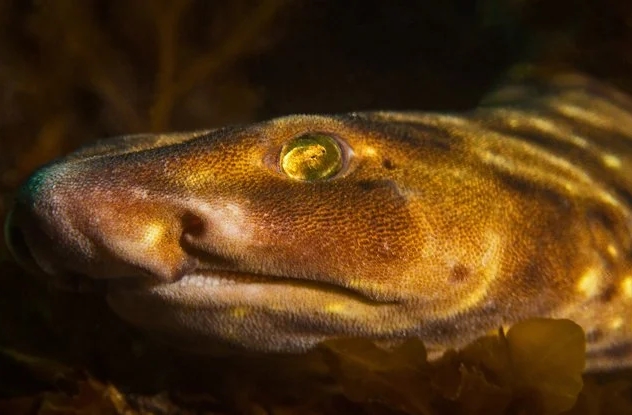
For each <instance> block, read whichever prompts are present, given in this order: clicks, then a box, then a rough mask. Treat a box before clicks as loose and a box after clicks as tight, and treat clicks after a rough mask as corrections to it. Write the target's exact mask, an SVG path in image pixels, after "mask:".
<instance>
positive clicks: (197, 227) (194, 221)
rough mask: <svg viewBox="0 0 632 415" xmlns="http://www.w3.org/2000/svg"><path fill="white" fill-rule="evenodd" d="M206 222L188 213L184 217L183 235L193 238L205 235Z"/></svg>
mask: <svg viewBox="0 0 632 415" xmlns="http://www.w3.org/2000/svg"><path fill="white" fill-rule="evenodd" d="M204 229H205V225H204V221H203V220H202V218H201V217H199V216H198V215H195V214H193V213H191V212H187V213H185V214H184V215H183V216H182V233H183V234H185V235H191V236H201V235H202V234H204Z"/></svg>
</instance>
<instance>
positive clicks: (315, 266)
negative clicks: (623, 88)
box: [8, 75, 632, 369]
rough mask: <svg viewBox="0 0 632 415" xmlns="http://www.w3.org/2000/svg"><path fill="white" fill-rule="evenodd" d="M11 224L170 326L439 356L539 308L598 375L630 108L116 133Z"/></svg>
mask: <svg viewBox="0 0 632 415" xmlns="http://www.w3.org/2000/svg"><path fill="white" fill-rule="evenodd" d="M301 140H302V141H301ZM8 230H9V232H8V234H9V236H10V238H9V239H10V242H11V244H12V246H13V247H14V250H15V251H17V254H18V256H20V257H22V259H23V260H25V261H30V262H32V263H35V264H36V265H37V267H38V268H39V269H41V270H43V271H44V272H46V273H47V274H51V275H63V274H68V273H72V274H79V275H83V276H86V278H88V277H89V278H92V279H100V280H107V284H108V301H109V303H110V305H111V306H112V308H113V309H114V310H115V311H116V312H117V313H119V314H120V315H121V316H122V317H124V318H125V319H127V320H129V321H131V322H132V323H134V324H136V325H138V326H141V327H145V328H149V329H153V330H157V331H161V332H166V333H170V334H171V335H172V336H181V337H182V338H185V337H186V338H193V339H198V340H210V341H211V342H214V341H220V342H224V343H228V344H233V345H238V346H241V347H245V348H247V349H256V350H262V351H288V352H294V351H301V350H305V349H308V348H310V347H312V346H314V345H315V344H317V343H318V342H320V341H322V340H324V339H327V338H330V337H338V336H365V337H373V338H380V339H392V338H402V337H407V336H418V337H420V338H421V339H423V341H424V342H425V343H426V344H427V345H428V346H429V347H430V348H431V349H433V350H441V349H445V348H447V347H458V346H460V345H463V344H465V343H467V342H468V341H471V340H472V339H473V338H475V337H477V336H479V335H481V334H484V333H486V332H488V331H489V330H494V329H496V328H498V327H500V326H506V325H509V324H511V323H513V322H516V321H519V320H523V319H526V318H529V317H533V316H546V317H555V318H558V317H559V318H570V319H572V320H574V321H576V322H577V323H579V324H580V325H581V326H582V327H583V328H584V330H585V331H586V333H587V346H588V355H587V357H588V367H589V368H591V369H603V368H610V367H624V366H632V99H630V98H629V97H627V96H625V95H623V94H621V93H620V92H617V91H616V90H614V89H612V88H610V87H607V86H605V85H602V84H599V83H597V82H595V81H592V80H590V79H588V78H585V77H582V76H578V75H564V76H557V77H552V78H550V79H548V80H546V81H545V82H537V81H531V82H526V81H525V82H524V83H522V84H520V83H516V84H514V85H511V86H508V87H505V88H503V89H500V90H499V91H498V92H497V93H496V94H493V95H491V96H490V97H488V98H487V99H486V100H485V101H484V102H483V103H482V104H481V106H479V107H478V108H477V109H475V110H472V111H470V112H465V113H461V114H437V113H413V112H410V113H393V112H374V113H358V114H348V115H340V116H304V115H299V116H290V117H285V118H280V119H275V120H271V121H268V122H263V123H259V124H253V125H249V126H241V127H231V128H223V129H218V130H212V131H202V132H195V133H184V134H161V135H143V136H130V137H121V138H116V139H111V140H107V141H102V142H100V143H98V144H95V145H93V146H91V147H88V148H86V149H83V150H80V151H79V152H77V153H75V154H72V155H70V156H68V157H66V158H64V159H62V160H59V161H57V162H55V163H53V164H51V165H48V166H46V167H44V168H43V169H41V170H39V171H38V172H36V173H35V174H34V175H33V176H32V177H31V179H30V180H29V181H28V182H27V183H26V184H25V185H24V187H23V188H22V190H21V191H20V193H19V195H18V199H17V204H16V207H15V209H14V213H13V215H12V219H11V221H10V223H9V225H8ZM20 241H22V242H24V243H25V246H24V247H23V248H19V247H18V245H20V244H21V242H20Z"/></svg>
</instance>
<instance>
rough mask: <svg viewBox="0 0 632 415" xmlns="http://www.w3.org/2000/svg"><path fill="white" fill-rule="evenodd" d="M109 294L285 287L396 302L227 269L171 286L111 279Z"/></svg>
mask: <svg viewBox="0 0 632 415" xmlns="http://www.w3.org/2000/svg"><path fill="white" fill-rule="evenodd" d="M110 284H111V286H110V291H116V292H118V293H122V292H123V291H129V292H130V293H133V294H134V295H143V294H145V295H162V294H165V293H169V292H171V293H177V292H184V291H190V290H206V291H208V292H217V293H218V295H219V294H220V292H222V291H224V292H225V291H236V290H239V289H244V288H248V287H251V288H252V287H260V288H262V289H264V290H265V289H266V287H268V288H274V289H277V290H282V289H283V288H284V287H286V288H288V290H289V289H290V288H293V289H301V290H309V291H313V292H321V293H323V294H331V295H336V296H343V297H347V298H348V299H350V300H355V301H358V302H362V303H367V304H375V305H383V304H394V303H397V301H395V300H390V299H383V298H381V299H378V298H375V297H373V296H371V295H368V294H366V293H363V292H361V291H358V290H354V289H351V288H347V287H344V286H342V285H338V284H333V283H330V282H327V281H316V280H308V279H299V278H292V277H285V276H276V275H266V274H257V273H248V272H242V271H229V270H196V271H193V272H188V273H186V274H184V275H182V276H181V277H180V278H178V280H177V281H174V282H170V283H158V284H156V283H148V282H146V281H143V280H141V279H140V278H136V279H130V280H127V281H123V280H111V281H110Z"/></svg>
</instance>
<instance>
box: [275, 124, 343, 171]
mask: <svg viewBox="0 0 632 415" xmlns="http://www.w3.org/2000/svg"><path fill="white" fill-rule="evenodd" d="M279 165H280V167H281V171H282V172H283V173H285V174H286V175H287V176H288V177H289V178H291V179H294V180H301V181H315V180H323V179H328V178H330V177H332V176H334V175H335V174H336V173H338V172H339V171H340V169H341V168H342V149H341V148H340V145H339V144H338V142H337V141H336V139H334V138H333V137H332V136H329V135H326V134H322V133H309V134H305V135H302V136H299V137H296V138H294V139H292V140H290V141H289V142H287V143H286V144H285V145H284V146H283V148H282V149H281V155H280V157H279Z"/></svg>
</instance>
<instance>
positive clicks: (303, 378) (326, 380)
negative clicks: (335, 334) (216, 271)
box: [0, 319, 632, 415]
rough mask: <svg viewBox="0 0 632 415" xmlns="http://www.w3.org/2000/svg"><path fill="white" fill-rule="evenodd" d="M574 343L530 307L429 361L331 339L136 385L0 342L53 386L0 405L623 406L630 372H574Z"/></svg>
mask: <svg viewBox="0 0 632 415" xmlns="http://www.w3.org/2000/svg"><path fill="white" fill-rule="evenodd" d="M584 352H585V341H584V332H583V331H582V329H581V328H580V327H579V326H578V325H576V324H575V323H573V322H571V321H569V320H553V319H530V320H526V321H523V322H520V323H517V324H515V325H514V326H513V327H511V328H510V329H509V330H508V332H507V333H504V331H503V330H502V329H501V330H499V332H498V333H495V334H490V335H487V336H484V337H481V338H479V339H477V340H475V341H474V342H472V343H470V344H469V345H467V346H466V347H464V348H462V349H460V350H450V351H448V352H446V353H445V354H444V355H443V356H442V357H441V358H439V359H437V360H433V361H428V359H427V357H426V356H427V355H426V350H425V348H424V345H423V343H422V342H420V341H419V340H417V339H408V340H405V341H402V342H401V343H399V344H394V345H392V344H391V345H384V344H381V343H379V342H377V343H376V342H374V341H371V340H369V339H339V340H331V341H327V342H325V343H323V344H322V345H321V346H320V347H318V348H317V349H316V350H314V351H312V352H310V353H307V354H305V355H295V356H285V357H279V356H276V357H272V356H267V357H264V356H258V357H252V356H251V357H247V356H233V357H232V359H235V361H241V364H240V365H233V366H225V367H219V366H216V365H208V361H205V360H204V358H202V357H200V358H199V359H200V361H199V364H201V365H207V366H206V369H207V370H208V371H210V372H213V371H214V373H213V375H212V376H213V377H215V378H222V379H223V383H224V384H223V385H222V387H221V388H219V389H218V388H213V387H212V386H211V385H210V384H209V388H208V390H205V386H204V384H197V385H196V388H195V389H196V390H195V391H193V390H187V389H186V388H185V387H184V386H183V385H182V384H180V385H174V386H173V387H172V388H171V390H163V391H159V392H157V393H154V394H141V393H137V392H135V391H126V392H124V391H122V390H120V389H118V388H117V386H116V385H114V384H111V383H108V382H107V381H105V380H98V379H96V378H95V377H93V376H92V375H91V374H90V373H88V372H86V371H84V370H80V369H72V368H70V367H66V366H63V365H60V364H59V363H58V362H54V361H50V360H47V359H41V358H34V357H32V356H26V355H23V354H20V353H15V352H10V351H7V350H5V351H4V354H5V357H10V358H11V359H13V360H14V361H16V362H18V363H19V364H21V365H23V366H25V367H27V368H28V370H29V371H30V372H31V373H32V374H33V376H34V377H36V378H38V379H40V380H44V381H47V382H49V384H50V385H56V387H55V388H49V390H46V391H43V392H40V393H37V394H33V395H32V396H20V397H13V398H10V399H5V400H2V401H0V413H7V414H11V413H15V414H18V413H24V414H27V413H30V414H37V415H44V414H46V415H48V414H67V413H72V414H77V415H84V414H85V415H87V414H126V415H136V414H139V415H140V414H150V413H151V414H162V413H164V414H167V413H177V414H193V413H204V414H220V413H226V414H228V413H254V414H258V413H262V414H263V413H270V414H288V415H289V414H344V413H365V414H411V415H413V414H414V415H434V414H436V415H440V414H489V415H493V414H543V415H554V414H569V415H570V414H572V415H579V414H586V415H598V414H626V413H632V380H631V379H629V378H628V379H627V380H625V379H626V378H625V377H621V378H620V379H618V380H610V381H604V380H600V379H599V376H598V375H597V374H584V375H582V371H583V369H584V363H585V362H584V359H585V358H584ZM205 362H206V363H205ZM160 364H161V363H160V362H156V368H155V369H156V370H157V371H160ZM222 370H225V371H230V373H222ZM231 379H232V380H231ZM200 380H201V379H200Z"/></svg>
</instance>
